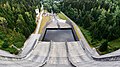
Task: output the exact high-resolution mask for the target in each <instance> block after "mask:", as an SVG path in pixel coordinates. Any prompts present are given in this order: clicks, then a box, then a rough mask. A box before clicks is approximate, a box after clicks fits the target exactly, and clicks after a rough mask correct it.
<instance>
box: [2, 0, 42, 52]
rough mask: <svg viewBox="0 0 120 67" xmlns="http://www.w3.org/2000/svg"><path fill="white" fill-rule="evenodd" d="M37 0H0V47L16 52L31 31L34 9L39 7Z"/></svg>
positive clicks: (34, 24) (33, 22)
mask: <svg viewBox="0 0 120 67" xmlns="http://www.w3.org/2000/svg"><path fill="white" fill-rule="evenodd" d="M40 7H41V4H40V1H39V0H21V1H20V0H12V1H11V0H0V49H3V50H6V51H9V52H10V53H13V54H17V53H18V51H17V49H15V48H14V47H11V45H15V46H16V47H17V48H22V46H23V45H24V42H25V40H26V38H28V37H29V35H30V34H31V33H33V31H34V29H35V27H36V23H35V9H36V8H40Z"/></svg>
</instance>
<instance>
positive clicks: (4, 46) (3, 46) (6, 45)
mask: <svg viewBox="0 0 120 67" xmlns="http://www.w3.org/2000/svg"><path fill="white" fill-rule="evenodd" d="M8 47H9V44H8V42H7V41H6V40H5V41H4V43H3V45H2V48H8Z"/></svg>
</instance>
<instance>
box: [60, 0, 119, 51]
mask: <svg viewBox="0 0 120 67" xmlns="http://www.w3.org/2000/svg"><path fill="white" fill-rule="evenodd" d="M58 7H59V9H60V10H61V11H63V12H64V13H65V14H66V15H67V16H68V17H70V18H71V19H72V20H73V21H75V23H77V24H78V25H79V26H80V27H81V28H84V29H83V32H85V35H86V37H87V39H88V42H89V43H90V44H91V45H93V46H95V47H96V48H98V47H99V46H100V45H101V44H102V45H103V46H104V43H102V42H103V41H105V40H107V41H108V42H112V41H114V40H116V39H119V38H120V0H115V1H113V0H64V1H63V2H60V5H59V6H58ZM86 30H87V31H89V33H87V32H86ZM89 39H90V40H89ZM114 42H115V41H114ZM113 44H114V43H113ZM117 44H119V42H117ZM103 48H104V47H102V46H101V48H100V51H104V50H101V49H103ZM118 48H120V45H118V46H117V49H118ZM108 49H109V50H106V49H105V51H106V53H107V52H110V51H114V48H112V47H109V48H108ZM98 50H99V49H98Z"/></svg>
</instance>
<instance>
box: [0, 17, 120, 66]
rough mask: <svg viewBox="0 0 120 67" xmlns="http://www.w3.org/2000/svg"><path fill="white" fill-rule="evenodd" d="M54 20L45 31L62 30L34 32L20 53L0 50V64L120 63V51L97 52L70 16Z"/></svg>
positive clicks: (104, 64)
mask: <svg viewBox="0 0 120 67" xmlns="http://www.w3.org/2000/svg"><path fill="white" fill-rule="evenodd" d="M53 19H54V18H53ZM54 22H55V23H54ZM54 22H52V21H51V22H50V23H49V24H48V25H47V26H46V27H45V29H44V31H45V30H47V29H48V28H51V29H55V28H58V30H59V31H58V30H57V32H56V30H55V31H52V32H49V33H48V34H47V35H46V36H47V37H44V35H45V32H43V34H34V35H32V36H31V37H30V38H29V42H28V41H27V42H26V44H27V45H25V46H24V47H23V49H22V51H21V53H20V54H19V55H4V56H3V54H1V55H0V67H120V51H116V52H114V53H111V54H107V55H104V56H100V55H97V52H96V51H94V50H93V49H92V48H91V47H90V46H89V45H88V43H87V41H86V40H85V38H84V36H83V35H82V33H81V31H80V30H79V28H78V27H77V25H76V24H75V23H73V22H72V21H71V20H69V21H67V22H64V23H63V22H62V23H61V22H58V21H56V20H55V19H54ZM56 22H57V23H56ZM58 25H59V26H58ZM74 27H75V28H74ZM63 28H65V29H70V30H69V31H68V30H67V33H66V32H65V31H64V30H60V29H63ZM61 31H62V33H59V32H61ZM76 31H77V32H78V34H79V35H80V37H81V38H80V39H79V40H78V38H77V37H76V34H75V32H76ZM61 34H63V35H64V36H65V37H62V36H63V35H61ZM49 36H50V37H49ZM56 38H57V39H56ZM59 38H60V39H59ZM42 39H43V40H42ZM44 39H48V40H47V41H46V40H44ZM6 54H7V53H6Z"/></svg>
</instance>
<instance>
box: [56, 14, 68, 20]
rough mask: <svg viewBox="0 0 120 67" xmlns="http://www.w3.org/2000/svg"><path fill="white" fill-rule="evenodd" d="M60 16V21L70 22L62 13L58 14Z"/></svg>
mask: <svg viewBox="0 0 120 67" xmlns="http://www.w3.org/2000/svg"><path fill="white" fill-rule="evenodd" d="M58 16H59V18H60V19H63V20H68V18H67V17H65V16H64V15H63V14H62V13H58Z"/></svg>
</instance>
